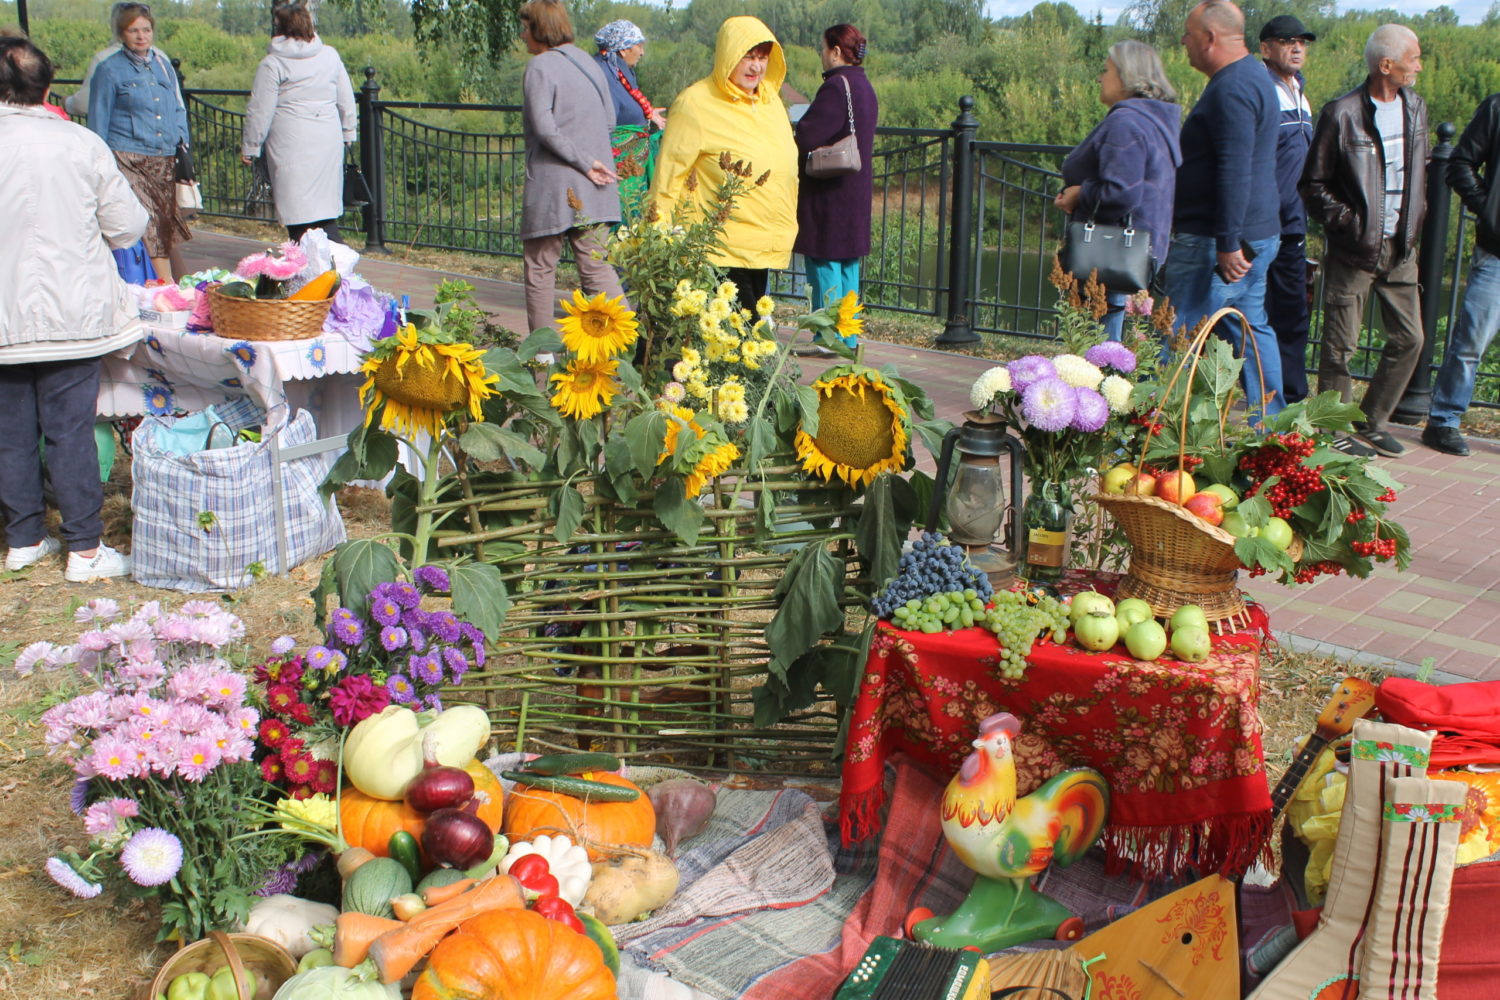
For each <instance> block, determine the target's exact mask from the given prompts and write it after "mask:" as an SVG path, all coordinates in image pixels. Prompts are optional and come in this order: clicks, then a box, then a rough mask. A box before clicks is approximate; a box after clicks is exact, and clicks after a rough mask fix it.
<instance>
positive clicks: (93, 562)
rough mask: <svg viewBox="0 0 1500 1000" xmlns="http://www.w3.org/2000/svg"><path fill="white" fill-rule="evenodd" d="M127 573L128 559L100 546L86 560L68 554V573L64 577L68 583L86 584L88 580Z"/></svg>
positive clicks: (128, 567)
mask: <svg viewBox="0 0 1500 1000" xmlns="http://www.w3.org/2000/svg"><path fill="white" fill-rule="evenodd" d="M129 572H130V557H129V556H127V555H121V554H120V553H118V552H116V551H115V550H114V549H112V548H110V547H109V546H108V545H104V544H101V545H100V546H99V551H98V552H95V553H94V554H93V555H92V556H89V557H87V558H86V557H84V556H81V555H79V554H78V553H77V552H70V553H68V571H67V573H65V574H64V576H65V577H66V578H67V581H68V582H69V583H88V582H89V581H90V580H103V579H106V578H108V577H112V576H125V575H126V574H128V573H129Z"/></svg>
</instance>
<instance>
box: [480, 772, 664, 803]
mask: <svg viewBox="0 0 1500 1000" xmlns="http://www.w3.org/2000/svg"><path fill="white" fill-rule="evenodd" d="M500 777H502V778H506V779H508V780H510V781H514V782H518V783H519V784H522V785H529V786H531V787H532V788H540V789H541V790H542V791H544V792H557V793H558V794H560V795H571V796H573V798H575V799H592V800H593V801H595V802H634V801H635V800H636V799H638V798H640V797H641V790H640V789H639V788H623V787H621V786H620V785H606V784H605V783H604V782H602V781H589V780H588V779H587V778H572V777H565V776H562V775H551V774H529V773H527V772H525V771H501V772H500Z"/></svg>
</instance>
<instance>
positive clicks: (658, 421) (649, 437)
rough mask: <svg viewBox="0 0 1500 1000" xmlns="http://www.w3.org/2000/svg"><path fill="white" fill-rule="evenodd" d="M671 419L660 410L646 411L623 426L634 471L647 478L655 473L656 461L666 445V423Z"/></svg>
mask: <svg viewBox="0 0 1500 1000" xmlns="http://www.w3.org/2000/svg"><path fill="white" fill-rule="evenodd" d="M669 419H671V418H669V417H668V416H667V415H666V414H665V413H663V412H662V411H661V410H654V409H653V410H648V411H646V412H645V413H639V414H637V415H636V416H634V417H632V418H631V420H630V422H629V423H627V424H626V425H625V441H626V443H627V444H629V445H630V458H631V461H633V462H634V463H635V471H636V472H638V473H639V474H640V475H641V477H642V478H643V479H644V478H649V477H650V476H651V474H652V473H653V472H655V471H656V461H657V459H658V458H660V457H661V452H662V448H663V447H665V446H666V443H667V421H668V420H669Z"/></svg>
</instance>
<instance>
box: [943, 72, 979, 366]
mask: <svg viewBox="0 0 1500 1000" xmlns="http://www.w3.org/2000/svg"><path fill="white" fill-rule="evenodd" d="M973 112H974V98H972V97H970V96H968V95H965V96H963V97H960V98H959V99H958V117H957V118H955V119H953V201H952V202H951V203H950V205H949V208H948V213H949V224H948V241H949V242H948V248H949V249H948V322H947V323H946V324H944V326H943V332H942V333H940V334H938V336H937V339H936V341H934V343H937V344H940V345H944V346H947V345H954V344H972V343H975V342H977V341H978V340H979V339H980V337H979V335H978V334H977V333H975V332H974V328H973V327H972V326H970V325H969V299H970V297H971V294H972V289H971V286H970V281H971V279H972V277H973V273H974V247H973V245H972V244H973V233H974V227H973V222H974V217H973V211H974V152H973V144H974V133H975V132H977V131H978V129H979V119H977V118H975V117H974V114H973Z"/></svg>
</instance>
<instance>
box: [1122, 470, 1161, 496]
mask: <svg viewBox="0 0 1500 1000" xmlns="http://www.w3.org/2000/svg"><path fill="white" fill-rule="evenodd" d="M1123 492H1125V493H1127V494H1129V495H1131V496H1140V497H1152V496H1156V477H1155V476H1153V475H1151V473H1149V472H1142V473H1139V474H1138V475H1136V476H1134V477H1133V478H1131V479H1130V480H1129V481H1128V482H1126V483H1125V489H1124V490H1123Z"/></svg>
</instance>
